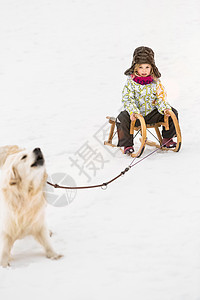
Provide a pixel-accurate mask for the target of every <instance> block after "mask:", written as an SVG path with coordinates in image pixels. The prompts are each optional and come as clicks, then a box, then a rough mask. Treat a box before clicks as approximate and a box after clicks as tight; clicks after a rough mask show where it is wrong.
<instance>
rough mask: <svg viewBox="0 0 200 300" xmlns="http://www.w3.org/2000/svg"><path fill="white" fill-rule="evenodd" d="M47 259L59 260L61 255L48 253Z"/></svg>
mask: <svg viewBox="0 0 200 300" xmlns="http://www.w3.org/2000/svg"><path fill="white" fill-rule="evenodd" d="M46 255H47V258H50V259H55V260H56V259H60V258H61V257H63V255H62V254H58V253H56V252H48V253H47V254H46Z"/></svg>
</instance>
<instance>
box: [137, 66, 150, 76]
mask: <svg viewBox="0 0 200 300" xmlns="http://www.w3.org/2000/svg"><path fill="white" fill-rule="evenodd" d="M137 73H138V75H139V76H142V77H146V76H149V75H150V73H151V65H149V64H141V65H139V67H138V68H137Z"/></svg>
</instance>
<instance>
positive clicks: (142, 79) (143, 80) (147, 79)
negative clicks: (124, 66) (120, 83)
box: [131, 75, 154, 85]
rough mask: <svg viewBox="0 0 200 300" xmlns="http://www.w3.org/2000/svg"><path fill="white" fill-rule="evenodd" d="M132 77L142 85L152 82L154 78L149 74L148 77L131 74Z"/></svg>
mask: <svg viewBox="0 0 200 300" xmlns="http://www.w3.org/2000/svg"><path fill="white" fill-rule="evenodd" d="M131 78H132V79H133V81H135V82H137V83H139V84H141V85H145V84H150V83H152V82H153V80H154V79H153V77H152V76H151V75H149V76H147V77H138V76H134V75H131Z"/></svg>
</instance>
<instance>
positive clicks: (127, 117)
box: [116, 46, 178, 154]
mask: <svg viewBox="0 0 200 300" xmlns="http://www.w3.org/2000/svg"><path fill="white" fill-rule="evenodd" d="M124 74H125V75H127V76H128V78H127V82H126V84H125V86H124V89H123V93H122V95H123V98H122V102H123V104H124V108H125V110H124V111H122V112H121V113H120V114H119V115H118V117H117V120H116V125H117V132H118V145H117V146H118V147H124V153H125V154H131V153H133V152H134V148H133V135H132V134H130V124H131V121H135V120H136V118H135V114H141V115H142V116H143V117H144V120H145V122H146V124H155V123H158V122H163V121H164V115H168V111H169V110H172V111H173V112H174V113H175V115H176V117H177V119H178V112H177V111H176V109H174V108H173V107H171V106H170V105H169V103H168V102H167V101H166V92H165V88H164V86H163V85H162V84H161V81H160V79H159V78H160V77H161V74H160V72H159V71H158V68H157V67H156V65H155V60H154V52H153V50H152V49H151V48H148V47H143V46H142V47H138V48H136V49H135V51H134V53H133V62H132V66H131V67H130V68H129V69H128V70H126V71H125V73H124ZM138 122H139V121H138V120H136V123H135V126H138V125H139V123H138ZM175 132H176V131H175V127H174V124H173V121H172V119H171V117H169V130H165V128H164V127H163V129H162V137H163V140H162V144H163V145H164V146H165V147H167V148H175V147H176V143H175V142H174V141H173V139H172V138H173V136H174V135H175Z"/></svg>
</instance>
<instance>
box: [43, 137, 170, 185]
mask: <svg viewBox="0 0 200 300" xmlns="http://www.w3.org/2000/svg"><path fill="white" fill-rule="evenodd" d="M167 143H168V141H167V142H166V143H165V144H163V145H162V146H160V147H158V148H156V149H155V150H154V151H152V152H150V153H149V154H147V155H146V156H144V157H143V158H141V159H140V160H138V161H137V162H135V160H136V158H138V156H139V155H140V153H139V154H138V155H137V156H136V157H134V158H133V160H132V162H131V163H130V164H129V166H128V167H126V168H125V169H124V171H122V172H121V173H120V174H119V175H117V176H116V177H114V178H112V179H111V180H109V181H107V182H104V183H102V184H97V185H89V186H62V185H59V184H57V183H51V182H49V181H47V183H48V184H49V185H51V186H53V187H54V188H55V189H68V190H83V189H92V188H99V187H101V188H102V189H106V188H107V186H108V185H109V184H110V183H112V182H113V181H115V180H117V179H118V178H119V177H121V176H123V175H125V174H126V173H127V172H128V171H129V170H130V169H131V168H133V167H134V166H136V165H137V164H139V163H140V162H142V161H143V160H145V159H146V158H148V157H149V156H151V155H153V154H154V153H156V152H157V151H158V150H159V149H161V147H163V146H165V145H166V144H167ZM134 162H135V163H134Z"/></svg>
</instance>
